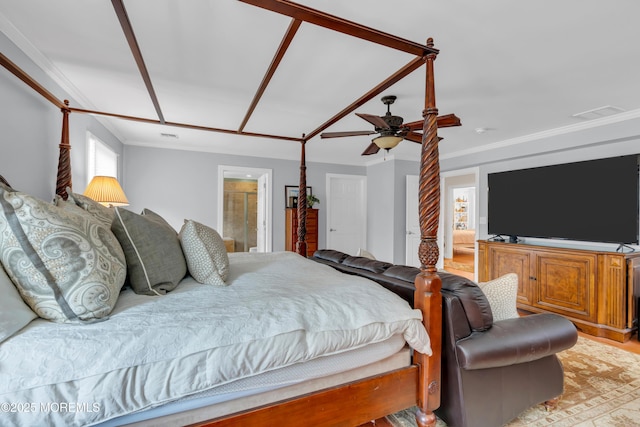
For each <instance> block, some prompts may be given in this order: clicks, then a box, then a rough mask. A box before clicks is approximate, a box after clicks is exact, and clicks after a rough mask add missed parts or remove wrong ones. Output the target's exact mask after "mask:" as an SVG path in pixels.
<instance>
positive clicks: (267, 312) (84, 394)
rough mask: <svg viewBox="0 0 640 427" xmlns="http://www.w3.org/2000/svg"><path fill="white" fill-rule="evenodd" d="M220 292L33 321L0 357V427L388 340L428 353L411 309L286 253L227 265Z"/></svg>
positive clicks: (117, 404)
mask: <svg viewBox="0 0 640 427" xmlns="http://www.w3.org/2000/svg"><path fill="white" fill-rule="evenodd" d="M229 258H230V278H229V280H228V283H229V286H224V287H216V286H211V285H202V284H200V283H197V282H195V281H194V280H193V279H191V278H185V280H183V281H182V282H181V283H180V285H179V286H178V287H177V288H176V289H175V290H174V291H172V292H170V293H168V294H167V295H163V296H159V297H158V296H145V295H137V294H134V293H133V292H132V291H131V290H124V291H123V292H122V293H121V295H120V297H119V299H118V303H117V305H116V308H115V309H114V311H113V312H112V313H111V315H110V317H109V319H107V320H105V321H102V322H98V323H92V324H88V325H86V324H85V325H72V324H56V323H51V322H47V321H44V320H41V319H39V320H35V321H33V322H32V323H31V324H29V325H28V326H27V327H26V328H25V329H24V330H23V331H22V332H21V333H19V334H17V335H15V336H14V337H12V338H10V339H9V340H7V341H5V342H4V343H3V344H2V346H0V405H3V407H5V406H6V405H12V404H15V403H17V402H20V403H22V404H23V406H22V407H21V408H19V409H21V410H20V411H18V410H16V411H9V412H6V413H3V422H7V423H8V424H10V425H48V426H56V425H64V426H69V425H93V424H97V423H100V422H104V421H107V420H110V419H112V418H116V417H119V416H122V415H126V414H129V413H133V412H137V411H141V410H145V409H148V408H152V407H155V406H158V405H163V404H165V403H168V402H172V401H175V400H179V399H182V398H184V397H187V396H191V395H193V394H195V393H199V392H202V391H205V390H209V389H213V388H215V387H218V386H221V385H224V384H228V383H231V382H234V381H237V380H240V379H243V378H249V377H253V376H256V375H258V374H261V373H264V372H269V371H273V370H276V369H280V368H283V367H287V366H292V365H295V364H301V363H305V362H308V361H310V360H313V359H316V358H319V357H324V356H329V355H334V354H340V353H343V352H347V351H350V350H353V349H357V348H361V347H365V346H367V345H369V344H374V343H379V342H383V341H386V340H388V339H389V338H390V337H392V336H394V335H399V336H401V337H402V338H403V340H404V341H406V342H407V343H409V345H411V346H412V347H413V348H414V349H416V350H418V351H420V352H422V353H425V354H430V347H429V337H428V335H427V333H426V330H425V329H424V327H423V325H422V322H421V313H420V311H419V310H415V309H412V308H411V307H409V306H408V304H407V303H406V302H405V301H404V300H402V299H401V298H399V297H397V296H396V295H395V294H393V293H392V292H390V291H388V290H386V289H384V288H382V287H381V286H378V285H377V284H374V283H373V282H371V281H369V280H367V279H363V278H359V277H356V276H350V275H345V274H342V273H339V272H337V271H335V270H334V269H332V268H331V267H328V266H325V265H321V264H318V263H316V262H313V261H310V260H307V259H306V258H304V257H301V256H300V255H297V254H295V253H292V252H278V253H268V254H259V253H252V254H247V253H238V254H229Z"/></svg>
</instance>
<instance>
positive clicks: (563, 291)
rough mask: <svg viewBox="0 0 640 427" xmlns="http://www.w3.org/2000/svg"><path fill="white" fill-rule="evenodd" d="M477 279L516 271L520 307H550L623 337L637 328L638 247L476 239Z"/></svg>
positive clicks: (602, 333) (589, 330)
mask: <svg viewBox="0 0 640 427" xmlns="http://www.w3.org/2000/svg"><path fill="white" fill-rule="evenodd" d="M478 270H479V271H478V280H479V281H481V282H485V281H488V280H491V279H495V278H497V277H500V276H502V275H504V274H506V273H516V274H517V275H518V280H519V283H518V308H520V309H523V310H526V311H530V312H536V313H540V312H552V313H557V314H561V315H563V316H565V317H567V318H568V319H570V320H571V321H572V322H573V323H574V324H575V325H576V327H577V328H578V329H579V330H580V331H582V332H584V333H586V334H589V335H594V336H599V337H605V338H609V339H613V340H615V341H620V342H624V341H627V340H628V339H629V338H630V336H631V334H632V333H633V332H634V331H635V330H637V328H638V302H637V301H638V298H639V297H640V252H636V253H619V252H605V251H592V250H584V249H567V248H556V247H547V246H535V245H528V244H520V243H517V244H514V243H505V242H490V241H484V240H480V241H479V242H478Z"/></svg>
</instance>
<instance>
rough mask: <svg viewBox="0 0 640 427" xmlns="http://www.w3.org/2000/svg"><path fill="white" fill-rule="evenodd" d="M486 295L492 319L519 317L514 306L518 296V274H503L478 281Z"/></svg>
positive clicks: (495, 320)
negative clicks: (485, 280) (495, 277)
mask: <svg viewBox="0 0 640 427" xmlns="http://www.w3.org/2000/svg"><path fill="white" fill-rule="evenodd" d="M478 286H479V287H480V289H482V292H484V294H485V295H486V297H487V299H488V300H489V305H490V306H491V312H492V313H493V321H494V322H497V321H498V320H504V319H513V318H516V317H520V315H519V314H518V309H517V308H516V299H517V298H518V275H517V274H515V273H509V274H505V275H504V276H500V277H498V278H497V279H493V280H490V281H488V282H480V283H478Z"/></svg>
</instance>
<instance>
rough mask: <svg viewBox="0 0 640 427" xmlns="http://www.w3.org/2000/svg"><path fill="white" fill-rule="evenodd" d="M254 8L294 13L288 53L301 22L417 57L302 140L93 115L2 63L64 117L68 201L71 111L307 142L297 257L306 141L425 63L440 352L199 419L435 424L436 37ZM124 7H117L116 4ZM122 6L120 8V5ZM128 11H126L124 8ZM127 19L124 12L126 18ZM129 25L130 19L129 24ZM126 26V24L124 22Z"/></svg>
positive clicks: (423, 219)
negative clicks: (411, 411)
mask: <svg viewBox="0 0 640 427" xmlns="http://www.w3.org/2000/svg"><path fill="white" fill-rule="evenodd" d="M246 3H250V4H254V5H256V6H260V7H266V8H268V9H270V10H273V11H275V12H278V13H281V14H284V15H288V16H291V17H292V18H293V21H292V25H291V27H290V29H289V31H288V33H287V35H285V39H283V44H282V45H281V49H284V50H286V46H287V44H288V41H290V39H291V38H292V37H293V34H295V31H296V29H297V27H298V26H299V25H300V22H303V21H304V22H311V23H313V24H316V25H320V26H324V27H327V28H330V29H332V30H335V31H341V32H343V33H345V34H349V35H352V36H354V37H361V38H364V39H366V40H370V41H374V42H376V43H380V44H384V45H387V46H391V47H394V48H397V49H401V50H404V51H408V52H411V53H414V54H416V55H417V56H416V58H415V59H414V60H412V61H411V62H410V63H409V64H407V65H406V66H405V67H403V68H402V69H400V70H399V71H398V72H396V73H394V74H393V75H392V76H390V77H389V78H388V79H386V80H385V81H383V82H382V83H380V84H379V85H378V86H376V87H375V88H373V89H372V90H371V91H369V92H368V93H366V94H365V95H363V96H362V97H361V98H359V99H358V100H356V101H355V102H354V103H352V104H351V105H349V106H348V107H346V108H345V109H344V110H342V111H341V112H339V113H337V114H336V115H335V116H334V117H332V118H331V119H329V120H328V121H326V122H325V123H324V124H322V125H321V126H320V127H318V128H317V129H316V130H314V131H312V132H310V133H309V134H306V135H303V136H302V138H289V137H280V136H273V135H264V134H252V133H245V132H244V131H242V128H241V129H240V130H239V131H230V130H225V129H214V128H206V127H202V126H191V125H187V124H184V123H171V122H167V121H165V120H164V118H161V120H159V121H155V120H149V119H142V118H135V117H129V116H122V115H118V114H113V113H105V112H98V111H90V110H84V109H79V108H74V107H70V106H69V103H68V102H67V101H65V102H64V103H61V102H60V101H59V100H57V99H56V98H55V97H54V96H53V95H51V94H50V93H48V92H47V91H46V89H44V88H42V87H41V86H40V85H39V84H38V83H37V82H35V81H34V80H33V79H31V78H30V77H29V76H28V75H27V74H26V73H24V72H23V71H22V70H20V69H19V67H17V66H15V65H14V64H13V63H11V61H9V60H8V58H6V57H5V56H4V55H2V57H1V58H0V59H1V61H2V64H3V65H4V66H5V68H7V69H8V70H9V71H11V72H12V73H13V74H14V75H16V76H17V77H19V78H20V79H21V80H23V81H24V82H26V83H27V84H28V85H29V86H31V87H32V88H34V89H35V90H36V91H38V92H39V93H40V94H41V95H43V96H44V97H45V98H47V99H48V100H50V101H51V102H53V103H54V104H55V105H56V106H58V107H59V108H60V109H61V111H62V113H63V126H62V138H61V143H60V158H59V165H58V176H57V183H56V194H57V195H58V196H60V197H61V198H63V199H66V198H67V197H68V194H67V188H70V189H72V182H71V166H70V156H69V150H70V148H71V145H70V142H69V128H68V127H69V124H68V120H69V114H70V113H91V114H98V115H104V116H110V117H118V118H122V119H128V120H139V121H145V122H150V123H160V124H165V125H173V126H182V127H190V128H195V129H201V130H206V131H215V132H228V133H231V132H233V133H235V134H238V133H239V134H244V135H248V136H258V137H273V138H278V139H287V140H293V141H299V142H300V144H301V162H300V184H299V186H300V187H299V195H300V198H301V199H300V200H299V202H298V218H299V221H298V223H299V230H298V236H299V237H298V239H299V240H298V242H297V244H296V252H297V253H298V254H306V244H305V238H304V237H305V233H306V230H305V223H306V209H305V208H306V205H307V203H306V200H305V198H306V158H305V157H306V156H305V145H306V143H307V142H308V141H309V140H310V139H312V138H313V137H315V136H317V135H318V134H319V133H320V132H321V131H322V130H323V129H325V128H327V127H328V126H330V125H331V124H333V123H335V122H337V121H338V120H340V119H341V118H342V117H344V116H346V115H347V114H349V113H350V112H352V111H353V110H354V109H356V108H357V107H358V106H360V105H362V104H364V103H365V102H366V101H368V100H369V99H372V98H373V97H375V96H377V95H378V94H380V93H381V92H382V91H384V90H386V89H387V88H389V87H390V86H392V85H393V84H394V83H395V82H397V81H399V80H400V79H402V78H403V77H404V76H406V75H408V74H409V73H411V72H412V71H414V70H416V69H417V68H419V67H421V66H422V65H423V64H425V68H426V70H425V72H426V79H425V82H426V90H425V102H424V111H423V114H422V115H423V118H424V125H423V137H422V138H423V140H422V151H421V158H420V185H419V218H420V229H421V243H420V248H419V258H420V261H421V263H422V268H421V272H420V274H419V275H418V276H417V277H416V279H415V287H416V291H415V309H418V310H419V311H420V312H421V316H422V324H423V325H424V328H425V330H426V332H427V333H428V335H429V337H430V344H431V351H432V354H431V355H428V354H425V353H420V352H417V351H414V352H413V354H412V359H411V362H410V363H409V364H408V365H407V366H404V367H401V368H397V369H394V370H392V371H390V372H378V373H376V374H375V375H369V376H365V377H364V378H357V379H349V380H348V382H346V383H344V384H341V383H334V384H332V385H331V386H330V387H328V388H326V387H325V388H322V387H320V390H314V391H305V392H304V394H303V395H301V396H295V397H287V398H286V399H284V400H277V401H274V402H272V403H269V404H266V405H263V404H262V402H260V404H258V405H257V407H256V408H251V409H248V408H244V409H242V410H240V412H237V411H236V412H233V413H231V414H230V415H225V416H215V417H212V418H213V419H211V420H208V421H202V422H197V423H196V424H193V425H198V426H226V425H229V426H231V425H234V426H235V425H279V426H284V425H299V424H300V423H303V424H305V425H314V426H323V425H327V426H328V425H358V424H361V423H364V422H366V421H368V420H372V419H377V418H380V417H382V416H384V415H387V414H389V413H392V412H396V411H399V410H402V409H406V408H408V407H411V406H416V407H417V408H418V411H417V414H416V419H417V421H418V424H419V425H420V426H421V427H425V426H433V425H435V421H436V417H435V415H434V412H433V411H434V410H435V409H436V408H438V406H439V404H440V355H441V334H442V300H441V294H440V288H441V282H440V279H439V277H438V275H437V272H436V267H435V265H436V262H437V260H438V256H439V252H438V247H437V243H436V236H437V230H438V219H439V210H440V209H439V201H440V190H439V163H438V142H439V138H438V135H437V115H438V110H437V108H436V103H435V89H434V87H435V85H434V67H433V65H434V61H435V58H436V55H437V53H438V51H437V49H435V48H434V45H433V40H432V39H429V40H428V41H427V43H426V45H420V44H417V43H411V42H407V41H405V40H402V39H399V38H397V37H394V36H391V35H388V34H385V33H380V32H377V31H375V30H372V29H368V28H366V27H363V26H360V25H356V24H354V23H351V22H349V21H345V20H342V19H339V18H336V17H333V16H330V15H326V14H322V13H320V12H318V11H314V10H312V9H308V8H305V7H302V6H299V5H295V4H294V3H291V2H287V1H275V0H274V1H261V2H258V1H249V0H246ZM118 4H120V5H121V3H118V2H114V5H118ZM117 7H118V6H116V8H117ZM121 7H123V6H122V5H121ZM119 16H120V14H119ZM121 23H122V22H121ZM122 24H123V26H124V25H125V23H122ZM284 50H281V51H279V52H278V53H277V54H276V58H277V57H281V55H283V53H284ZM277 62H278V61H276V60H274V63H273V64H272V68H270V69H269V70H268V71H267V75H266V76H265V79H264V80H263V87H261V88H260V89H259V90H258V93H257V94H256V99H254V103H253V104H252V107H251V108H250V110H252V109H253V107H254V106H255V104H256V103H257V102H258V100H259V98H260V94H261V93H262V92H263V91H264V87H266V84H268V81H269V79H270V77H271V76H272V75H273V73H274V71H275V67H277Z"/></svg>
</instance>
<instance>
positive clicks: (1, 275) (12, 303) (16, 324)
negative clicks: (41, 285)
mask: <svg viewBox="0 0 640 427" xmlns="http://www.w3.org/2000/svg"><path fill="white" fill-rule="evenodd" d="M0 295H2V296H1V297H0V343H1V342H2V341H4V340H6V339H7V338H9V337H10V336H12V335H13V334H15V333H16V332H18V331H19V330H20V329H22V328H24V327H25V326H27V325H28V324H29V322H31V321H32V320H33V319H35V318H36V317H38V316H37V315H36V314H35V313H34V312H33V310H31V309H30V308H29V306H28V305H27V304H25V303H24V301H23V300H22V297H21V296H20V294H19V293H18V290H17V289H16V287H15V286H14V285H13V282H12V281H11V279H9V276H7V273H6V272H5V271H4V267H2V265H0Z"/></svg>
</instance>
